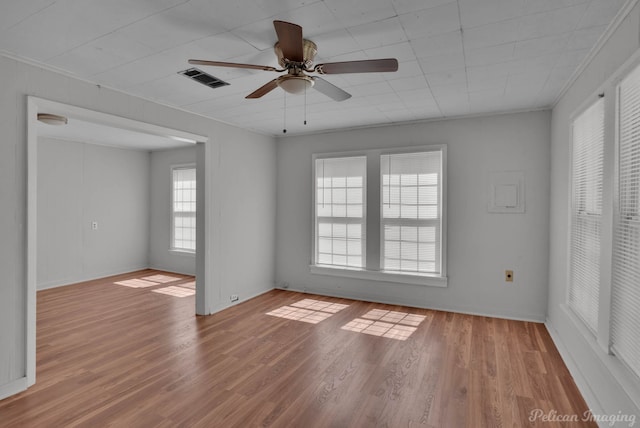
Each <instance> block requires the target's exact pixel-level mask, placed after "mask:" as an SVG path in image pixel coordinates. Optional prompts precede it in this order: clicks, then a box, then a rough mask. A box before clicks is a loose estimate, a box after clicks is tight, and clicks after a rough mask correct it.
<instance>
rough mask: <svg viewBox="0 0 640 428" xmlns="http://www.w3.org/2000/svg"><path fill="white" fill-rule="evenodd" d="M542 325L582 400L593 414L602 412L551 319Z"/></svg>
mask: <svg viewBox="0 0 640 428" xmlns="http://www.w3.org/2000/svg"><path fill="white" fill-rule="evenodd" d="M544 326H545V328H546V329H547V331H548V332H549V336H551V340H552V341H553V344H554V345H555V346H556V349H558V352H559V353H560V357H561V358H562V361H564V363H565V365H566V366H567V369H569V373H571V376H573V381H574V382H575V383H576V386H577V387H578V390H579V391H580V393H581V394H582V397H583V398H584V401H585V402H586V403H587V406H588V407H589V409H591V412H592V413H593V414H600V415H602V414H604V409H603V408H602V405H601V404H600V401H599V400H598V397H597V396H596V394H595V393H594V392H593V390H592V389H591V387H590V386H589V383H588V382H587V379H586V378H585V377H584V375H583V374H582V371H581V370H580V367H579V366H578V365H577V364H576V362H575V360H574V359H573V357H572V356H571V353H570V352H569V350H568V349H567V348H566V347H565V346H564V343H563V342H562V340H561V339H560V335H559V334H558V332H557V331H556V329H555V327H553V324H552V323H551V321H550V320H549V319H547V321H546V322H545V323H544Z"/></svg>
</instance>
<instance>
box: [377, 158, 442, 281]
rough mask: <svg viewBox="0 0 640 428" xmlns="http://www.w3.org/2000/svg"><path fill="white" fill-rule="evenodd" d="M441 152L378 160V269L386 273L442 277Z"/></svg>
mask: <svg viewBox="0 0 640 428" xmlns="http://www.w3.org/2000/svg"><path fill="white" fill-rule="evenodd" d="M442 170H443V154H442V151H441V150H439V149H438V150H421V151H417V152H408V153H407V152H402V153H388V154H384V155H382V156H381V158H380V182H381V201H380V263H381V268H382V270H383V271H387V272H397V273H407V274H429V275H440V274H441V272H442V256H441V254H442Z"/></svg>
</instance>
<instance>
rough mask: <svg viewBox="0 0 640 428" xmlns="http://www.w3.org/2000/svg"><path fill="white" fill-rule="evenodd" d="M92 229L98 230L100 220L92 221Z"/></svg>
mask: <svg viewBox="0 0 640 428" xmlns="http://www.w3.org/2000/svg"><path fill="white" fill-rule="evenodd" d="M91 229H92V230H98V222H97V221H92V222H91Z"/></svg>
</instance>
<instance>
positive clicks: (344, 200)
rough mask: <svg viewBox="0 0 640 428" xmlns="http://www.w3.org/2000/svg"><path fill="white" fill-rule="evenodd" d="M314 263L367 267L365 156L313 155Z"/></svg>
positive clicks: (357, 267) (344, 266)
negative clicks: (327, 156)
mask: <svg viewBox="0 0 640 428" xmlns="http://www.w3.org/2000/svg"><path fill="white" fill-rule="evenodd" d="M314 166H315V177H314V183H315V192H314V193H315V200H314V217H315V229H314V243H315V248H314V263H315V264H316V265H321V266H332V267H340V268H352V269H363V268H365V267H366V220H365V218H366V188H367V186H366V157H365V156H345V157H331V158H316V160H315V165H314Z"/></svg>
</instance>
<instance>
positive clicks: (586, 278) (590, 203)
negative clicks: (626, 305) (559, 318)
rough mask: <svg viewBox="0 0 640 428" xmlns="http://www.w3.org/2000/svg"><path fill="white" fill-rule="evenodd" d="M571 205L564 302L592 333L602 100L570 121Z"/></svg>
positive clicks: (597, 274) (597, 291)
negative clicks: (566, 288) (566, 287)
mask: <svg viewBox="0 0 640 428" xmlns="http://www.w3.org/2000/svg"><path fill="white" fill-rule="evenodd" d="M572 134H573V135H572V167H571V181H572V205H571V228H570V243H569V245H570V260H569V272H570V278H569V290H568V296H567V304H568V305H569V307H570V308H571V309H572V310H573V312H574V313H575V314H576V315H578V317H579V318H580V319H581V320H582V321H583V322H584V323H585V325H586V326H587V327H588V328H589V329H590V330H591V332H593V333H594V334H596V333H597V329H598V312H599V299H600V296H599V294H600V246H601V238H602V192H603V183H604V175H603V166H604V100H603V99H599V100H598V101H596V102H595V103H594V104H592V105H591V106H590V107H589V108H587V109H586V110H585V111H584V112H582V113H581V114H580V115H579V116H578V117H576V119H575V120H574V122H573V133H572Z"/></svg>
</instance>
